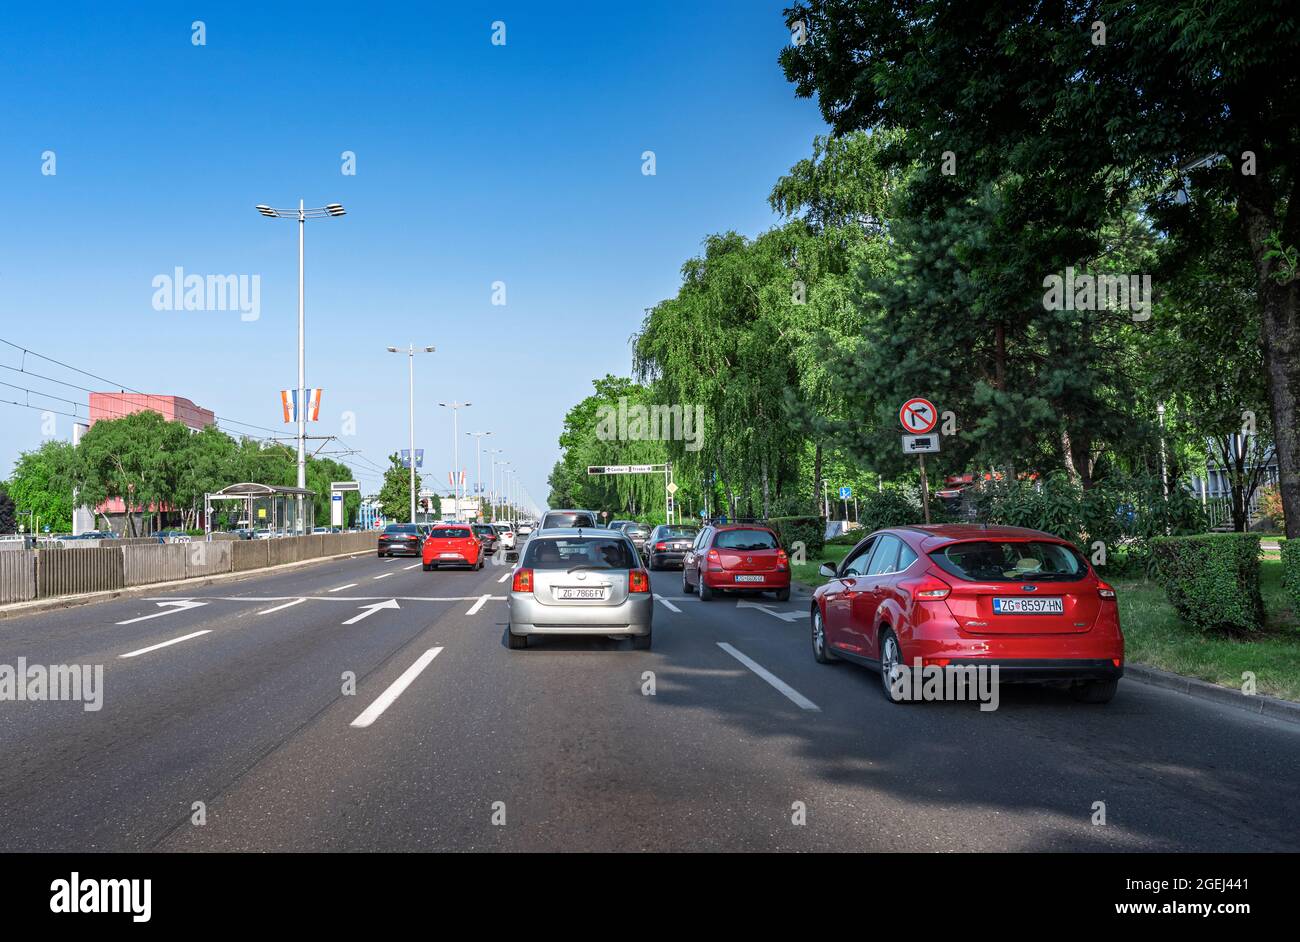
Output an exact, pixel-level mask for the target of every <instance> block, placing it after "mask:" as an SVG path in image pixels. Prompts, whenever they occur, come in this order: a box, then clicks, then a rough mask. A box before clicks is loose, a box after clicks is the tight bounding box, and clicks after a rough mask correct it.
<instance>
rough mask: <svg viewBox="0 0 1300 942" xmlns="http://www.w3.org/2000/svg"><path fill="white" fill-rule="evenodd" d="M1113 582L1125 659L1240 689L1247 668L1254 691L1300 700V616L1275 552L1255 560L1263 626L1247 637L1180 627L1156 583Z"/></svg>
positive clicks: (1179, 622)
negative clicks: (1284, 583) (1253, 681)
mask: <svg viewBox="0 0 1300 942" xmlns="http://www.w3.org/2000/svg"><path fill="white" fill-rule="evenodd" d="M1112 584H1113V585H1114V586H1115V593H1116V597H1117V598H1118V600H1119V617H1120V625H1121V626H1122V627H1123V629H1124V639H1125V655H1126V657H1127V659H1128V660H1130V661H1135V662H1137V663H1139V664H1146V665H1148V666H1150V667H1158V668H1160V669H1161V670H1167V671H1174V672H1175V673H1178V674H1185V675H1187V676H1189V677H1198V678H1200V679H1201V680H1208V681H1209V682H1210V683H1214V684H1219V685H1220V686H1223V687H1232V688H1234V689H1241V685H1242V674H1244V673H1245V672H1246V671H1251V672H1253V673H1254V674H1255V684H1256V689H1257V691H1258V692H1259V693H1266V694H1271V695H1272V696H1276V697H1284V698H1286V699H1288V700H1300V618H1297V613H1295V612H1293V611H1292V610H1291V605H1290V602H1289V601H1288V599H1287V597H1286V592H1285V590H1284V589H1283V588H1282V563H1281V561H1280V560H1279V559H1278V555H1277V554H1276V553H1265V554H1264V556H1263V558H1262V560H1261V562H1260V593H1261V595H1262V596H1263V598H1264V611H1265V615H1266V624H1265V627H1264V629H1263V630H1261V631H1260V632H1258V633H1257V634H1255V635H1253V636H1252V637H1251V638H1250V640H1241V641H1238V640H1233V639H1229V638H1220V637H1215V636H1213V635H1207V634H1204V633H1202V632H1199V631H1196V630H1194V629H1192V628H1189V627H1188V626H1187V625H1184V624H1183V623H1182V622H1181V621H1179V620H1178V616H1177V615H1176V614H1175V613H1174V609H1173V606H1171V605H1170V604H1169V600H1168V599H1167V598H1166V597H1165V590H1164V589H1163V588H1162V587H1161V586H1160V585H1159V584H1157V583H1155V582H1150V581H1147V580H1135V581H1122V580H1117V581H1115V582H1113V583H1112Z"/></svg>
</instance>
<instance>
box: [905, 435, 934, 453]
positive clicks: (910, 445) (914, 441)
mask: <svg viewBox="0 0 1300 942" xmlns="http://www.w3.org/2000/svg"><path fill="white" fill-rule="evenodd" d="M938 451H939V436H938V435H904V436H903V454H905V455H930V454H935V453H936V452H938Z"/></svg>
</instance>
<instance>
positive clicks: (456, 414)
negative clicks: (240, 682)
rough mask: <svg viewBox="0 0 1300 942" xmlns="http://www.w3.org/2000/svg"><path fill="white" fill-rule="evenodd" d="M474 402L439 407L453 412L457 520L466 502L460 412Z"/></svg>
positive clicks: (453, 456) (452, 440) (452, 446)
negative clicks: (461, 459) (462, 469)
mask: <svg viewBox="0 0 1300 942" xmlns="http://www.w3.org/2000/svg"><path fill="white" fill-rule="evenodd" d="M473 404H474V403H472V402H440V403H438V405H440V406H443V407H444V408H447V409H450V410H451V416H452V432H451V448H452V460H453V462H454V463H455V467H453V468H452V471H451V473H452V481H453V482H454V484H455V487H456V519H457V520H459V519H460V502H461V501H462V500H464V498H465V494H464V488H463V486H462V485H461V483H460V410H461V409H465V408H468V407H469V406H472V405H473Z"/></svg>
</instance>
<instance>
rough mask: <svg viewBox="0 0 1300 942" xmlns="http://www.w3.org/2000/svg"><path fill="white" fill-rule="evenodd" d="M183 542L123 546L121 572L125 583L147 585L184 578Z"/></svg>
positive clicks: (184, 552) (185, 550)
mask: <svg viewBox="0 0 1300 942" xmlns="http://www.w3.org/2000/svg"><path fill="white" fill-rule="evenodd" d="M188 550H189V546H186V545H185V544H183V543H170V544H163V543H155V544H154V545H153V546H123V547H122V549H121V553H122V574H123V577H124V579H125V580H126V584H127V585H148V584H150V583H152V582H170V581H172V580H173V579H184V578H185V557H186V554H187V552H188Z"/></svg>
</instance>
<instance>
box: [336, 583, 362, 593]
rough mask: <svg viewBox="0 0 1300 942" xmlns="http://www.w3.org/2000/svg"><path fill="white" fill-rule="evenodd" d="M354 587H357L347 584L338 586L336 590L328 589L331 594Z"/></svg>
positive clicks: (353, 584)
mask: <svg viewBox="0 0 1300 942" xmlns="http://www.w3.org/2000/svg"><path fill="white" fill-rule="evenodd" d="M356 587H357V584H356V583H355V582H349V583H348V584H347V585H341V586H339V587H338V588H337V589H330V591H331V592H342V591H343V590H344V589H355V588H356Z"/></svg>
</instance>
